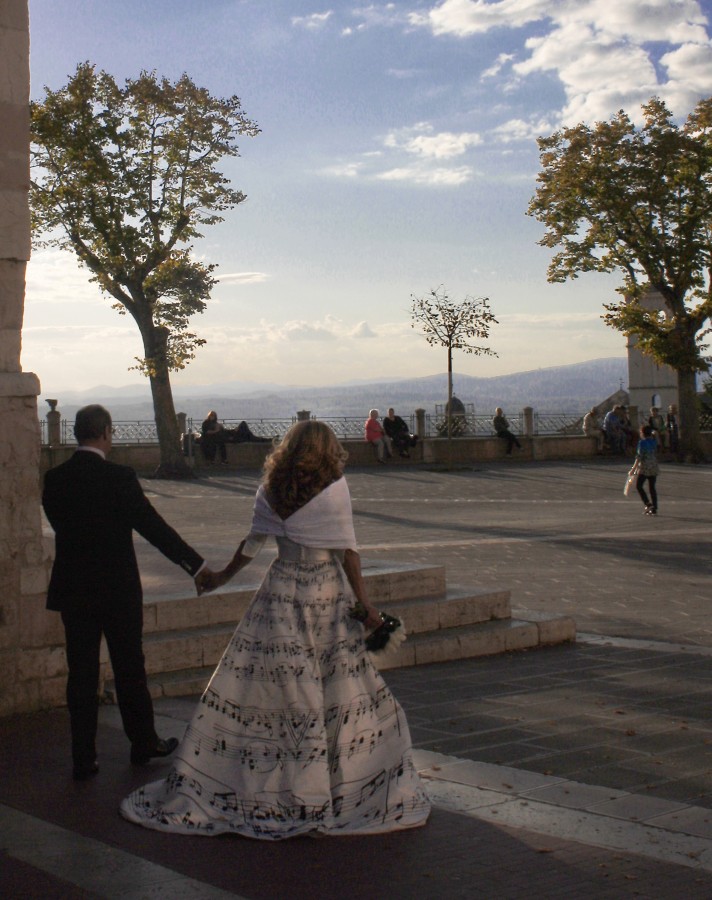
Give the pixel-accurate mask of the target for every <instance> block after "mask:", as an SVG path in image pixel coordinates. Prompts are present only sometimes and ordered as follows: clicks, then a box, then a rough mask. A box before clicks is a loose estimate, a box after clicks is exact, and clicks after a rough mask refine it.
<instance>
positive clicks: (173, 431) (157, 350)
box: [144, 327, 195, 479]
mask: <svg viewBox="0 0 712 900" xmlns="http://www.w3.org/2000/svg"><path fill="white" fill-rule="evenodd" d="M146 337H147V336H144V347H145V349H146V358H147V359H150V360H151V369H150V373H149V381H150V383H151V395H152V397H153V414H154V417H155V420H156V433H157V434H158V444H159V447H160V450H161V462H160V464H159V466H158V468H157V469H156V471H155V473H154V476H155V477H156V478H176V479H183V478H195V472H194V471H193V470H192V469H191V467H190V466H189V465H188V463H187V462H186V459H185V456H184V455H183V447H182V445H181V436H180V432H179V431H178V419H177V417H176V409H175V404H174V403H173V391H172V389H171V381H170V376H169V372H168V362H167V345H168V329H167V328H160V327H159V328H152V329H151V334H150V336H148V337H149V340H150V341H151V346H150V348H149V347H148V346H147V341H146ZM149 349H150V352H149Z"/></svg>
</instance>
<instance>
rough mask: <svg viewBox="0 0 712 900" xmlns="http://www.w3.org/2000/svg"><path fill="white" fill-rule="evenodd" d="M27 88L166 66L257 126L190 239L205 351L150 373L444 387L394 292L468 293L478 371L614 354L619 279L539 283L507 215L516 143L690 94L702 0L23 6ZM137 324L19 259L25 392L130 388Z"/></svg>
mask: <svg viewBox="0 0 712 900" xmlns="http://www.w3.org/2000/svg"><path fill="white" fill-rule="evenodd" d="M29 5H30V41H31V85H32V86H31V93H32V97H33V99H37V100H41V99H42V97H43V96H44V88H45V86H47V87H49V88H51V89H52V90H56V89H58V88H60V87H62V86H63V85H65V84H66V82H67V80H68V78H69V77H70V76H71V75H72V74H73V72H74V71H75V69H76V66H77V64H78V63H80V62H83V61H87V60H88V61H90V62H92V63H94V64H96V66H97V67H98V68H99V69H103V70H105V71H107V72H109V73H110V74H112V75H113V76H114V77H115V78H116V79H117V81H119V82H123V81H124V80H125V79H126V78H133V77H136V76H137V75H138V74H139V73H140V72H141V71H142V70H155V71H156V72H157V73H158V75H159V76H165V77H168V78H170V79H172V80H175V79H177V78H179V77H180V75H181V74H182V73H183V72H186V73H187V74H188V75H189V76H190V77H191V78H192V79H193V81H194V82H196V83H197V84H198V85H200V86H202V87H205V88H207V89H208V90H209V91H210V92H211V93H212V94H214V95H216V96H231V95H233V94H237V95H238V96H239V97H240V98H241V101H242V106H243V110H244V112H245V114H246V115H247V116H248V117H249V118H250V119H252V120H254V121H255V122H256V123H257V124H258V125H259V127H260V129H261V133H260V134H259V135H257V136H255V137H245V138H243V139H241V140H240V142H239V146H240V156H239V158H236V159H229V160H226V161H225V163H224V165H223V166H222V169H223V171H224V172H225V173H226V175H227V176H228V177H229V178H230V180H231V182H232V184H233V186H234V187H236V188H238V189H239V190H241V191H243V192H244V193H245V194H246V195H247V200H246V201H245V202H243V203H241V204H239V205H238V206H236V207H235V208H233V209H232V210H230V211H228V212H227V213H226V215H225V220H224V221H223V222H222V223H220V224H218V225H215V226H212V227H210V228H208V229H206V231H205V236H204V238H203V239H202V240H200V241H199V242H197V243H196V245H195V254H196V256H197V257H198V258H200V259H201V260H203V261H204V262H206V263H213V264H216V265H217V266H218V268H217V270H216V273H215V274H216V277H217V278H218V280H219V282H220V283H219V284H218V285H217V286H216V287H215V289H214V291H213V294H212V298H211V299H210V301H209V303H208V309H207V310H206V312H205V313H203V314H202V315H200V316H197V317H195V318H194V319H193V321H192V330H195V331H196V332H197V333H198V334H199V335H200V336H201V337H203V338H205V339H206V340H207V344H206V345H205V346H204V347H203V348H201V349H200V350H198V353H197V356H196V359H195V360H194V361H193V362H192V363H191V364H190V365H189V366H188V367H187V368H186V369H185V370H184V371H182V372H179V373H176V374H175V375H173V376H172V383H173V386H174V389H177V388H179V387H180V386H181V385H199V384H205V385H209V384H214V383H221V382H227V381H239V382H245V383H255V384H265V383H271V384H281V385H329V384H340V383H344V382H349V381H354V380H363V379H380V378H388V379H390V378H411V377H420V376H425V375H431V374H435V373H438V372H443V371H445V369H446V363H447V359H446V354H445V350H444V349H442V348H440V347H431V346H429V345H428V344H427V342H426V341H425V339H424V337H423V336H422V334H421V333H420V332H419V331H418V330H417V329H414V328H413V327H412V325H411V316H410V309H411V299H412V297H413V296H416V297H422V296H423V295H425V294H427V293H428V292H429V291H430V290H432V289H437V288H439V287H440V286H444V288H445V289H446V290H447V292H448V294H449V296H450V297H451V298H452V299H453V300H462V299H465V298H466V297H488V298H489V302H490V306H491V309H492V311H493V313H494V314H495V316H496V318H497V320H498V324H497V325H495V326H493V328H492V331H491V336H490V340H489V341H488V345H489V346H490V347H491V349H493V350H494V351H495V352H496V353H497V354H498V355H497V357H488V356H480V357H476V356H471V355H466V354H464V353H460V354H456V356H455V360H454V368H455V371H456V372H459V373H463V374H469V375H477V376H482V377H488V376H495V375H503V374H508V373H512V372H521V371H528V370H531V369H538V368H546V367H549V366H559V365H567V364H570V363H577V362H583V361H586V360H590V359H597V358H601V357H610V356H623V355H624V354H625V338H624V337H623V336H622V335H621V334H619V333H618V332H616V331H614V330H613V329H610V328H608V327H606V326H605V325H604V324H603V322H602V320H601V315H602V313H603V304H604V303H606V302H610V301H611V300H615V299H616V297H617V295H616V293H615V288H616V287H617V286H618V285H619V284H620V277H619V276H615V275H610V276H608V275H599V274H591V275H586V276H582V277H580V278H578V279H576V280H575V281H569V282H566V283H565V284H549V283H548V282H547V279H546V271H547V267H548V264H549V261H550V256H551V251H549V250H547V249H545V248H543V247H540V246H539V245H538V241H539V240H540V239H541V237H542V236H543V233H544V229H543V226H542V225H541V224H540V223H539V222H537V221H536V220H535V219H533V218H532V217H529V216H527V215H526V210H527V206H528V204H529V201H530V199H531V197H532V196H533V194H534V191H535V189H536V176H537V173H538V171H539V155H538V147H537V143H536V138H537V137H538V136H541V135H548V134H550V133H552V132H553V131H555V130H556V129H557V128H558V127H561V126H566V125H573V124H576V123H578V122H586V123H589V124H592V123H593V122H595V121H598V120H601V119H608V118H610V116H611V115H613V114H614V113H615V112H617V111H618V110H619V109H625V110H626V111H627V112H628V113H629V115H630V116H631V118H633V119H636V120H639V118H640V105H641V104H642V103H644V102H646V101H647V100H648V99H649V98H650V97H651V96H654V95H655V96H659V97H662V98H663V99H664V100H665V101H666V103H667V104H668V106H669V108H670V109H671V110H672V112H673V114H674V116H675V118H676V120H677V121H682V120H684V119H685V118H686V116H687V115H688V114H689V112H690V111H691V110H692V109H693V108H694V106H695V104H696V102H697V101H698V100H699V99H700V98H702V97H707V96H709V95H710V94H711V93H712V40H711V39H710V35H711V34H712V32H711V31H710V13H711V12H712V0H704V2H698V0H615V2H614V0H440V2H432V0H430V2H427V0H403V2H394V3H372V4H363V5H359V4H358V3H349V2H342V0H338V2H336V0H331V2H329V0H202V2H200V3H196V2H194V0H151V2H150V3H149V2H146V0H140V2H139V0H122V2H121V3H116V2H115V0H111V2H110V0H62V2H57V0H30V4H29ZM141 352H142V351H141V342H140V338H139V334H138V330H137V328H136V326H135V325H134V324H133V321H132V320H131V319H130V318H129V317H126V316H119V315H118V314H117V313H116V312H115V311H114V310H113V309H112V308H111V301H110V300H109V299H108V298H106V297H104V296H102V294H101V293H100V292H99V290H98V288H97V287H96V286H95V285H93V284H91V283H89V281H88V274H87V272H86V270H82V269H80V268H79V267H78V266H77V264H76V262H75V259H74V257H73V256H72V255H71V254H70V253H68V252H66V251H65V252H62V251H58V250H41V251H39V250H36V251H35V252H34V253H33V257H32V259H31V261H30V263H29V266H28V273H27V293H26V304H25V320H24V328H23V351H22V367H23V370H24V371H32V372H35V373H37V374H38V375H39V377H40V381H41V384H42V391H43V394H44V395H47V396H58V395H59V396H60V397H61V391H62V390H76V389H83V388H90V387H94V386H99V385H108V386H113V387H120V386H125V385H131V384H137V385H138V384H142V383H144V382H145V379H144V378H143V376H141V375H140V374H139V373H137V372H134V371H129V367H130V366H132V365H133V363H134V358H135V357H137V356H140V355H141Z"/></svg>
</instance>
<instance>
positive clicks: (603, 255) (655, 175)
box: [529, 98, 712, 459]
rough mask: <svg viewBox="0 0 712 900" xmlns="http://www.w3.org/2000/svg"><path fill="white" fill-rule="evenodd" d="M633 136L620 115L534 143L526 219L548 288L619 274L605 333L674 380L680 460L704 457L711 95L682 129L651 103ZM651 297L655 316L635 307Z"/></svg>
mask: <svg viewBox="0 0 712 900" xmlns="http://www.w3.org/2000/svg"><path fill="white" fill-rule="evenodd" d="M642 109H643V115H644V121H643V125H642V127H640V128H636V127H635V125H634V124H633V123H632V122H631V121H630V119H629V117H628V116H627V115H626V113H624V112H623V111H621V112H619V113H618V114H617V115H615V116H614V117H613V118H612V119H611V120H610V121H609V122H598V123H597V124H596V125H595V126H594V127H593V128H591V127H589V126H587V125H584V124H579V125H576V126H574V127H571V128H565V129H562V130H561V131H557V132H555V133H554V134H553V135H551V136H550V137H546V138H540V139H539V148H540V158H541V167H542V168H541V172H540V174H539V176H538V181H539V187H538V188H537V191H536V194H535V196H534V197H533V199H532V201H531V203H530V206H529V214H530V215H533V216H535V217H536V218H537V219H539V221H540V222H543V223H544V225H545V226H546V229H547V231H546V234H545V236H544V237H543V238H542V240H541V241H540V244H542V245H543V246H545V247H551V248H557V252H556V253H555V255H554V257H553V259H552V261H551V264H550V266H549V271H548V280H549V281H552V282H563V281H565V280H566V279H567V278H572V279H573V278H576V277H577V275H578V274H579V273H580V272H613V271H620V272H622V274H623V285H622V287H620V288H619V289H618V290H619V293H620V294H621V295H622V299H621V300H619V301H618V302H617V303H609V304H604V309H605V310H606V313H605V315H604V316H603V317H602V318H603V319H604V321H605V322H606V324H607V325H610V326H611V327H613V328H616V329H617V330H618V331H621V332H623V333H624V334H626V335H634V336H635V337H636V341H637V343H636V346H637V347H638V349H640V350H641V351H642V352H643V353H645V354H646V355H648V356H650V357H652V358H653V359H654V360H655V362H656V363H658V364H661V365H669V366H671V367H672V368H673V369H675V370H676V372H677V378H678V399H679V404H678V405H679V416H680V451H681V454H682V455H683V456H684V457H686V458H689V459H700V458H702V456H703V454H702V448H701V442H700V431H699V410H698V404H697V399H696V388H697V376H698V373H700V372H704V371H706V370H707V369H708V364H707V361H706V360H705V359H704V356H703V352H704V349H705V347H704V339H705V336H706V335H707V334H708V333H709V330H710V329H709V328H708V327H707V324H708V322H709V319H710V316H711V315H712V284H711V280H710V275H711V273H712V98H710V99H707V100H703V101H701V102H700V103H699V104H698V105H697V107H696V109H695V111H694V112H693V113H692V114H691V115H690V116H689V117H688V119H687V121H686V122H685V124H684V125H683V126H682V127H677V126H676V125H675V124H674V123H673V122H672V121H671V118H672V116H671V113H670V111H669V110H668V109H667V107H666V106H665V104H664V103H663V102H662V100H659V99H657V98H653V99H651V100H650V102H649V103H647V104H645V105H644V106H643V108H642ZM649 288H655V289H656V290H657V291H658V292H659V293H660V294H661V295H662V297H663V300H664V303H665V309H664V310H661V311H660V310H650V309H647V308H646V307H645V306H644V305H643V304H642V303H641V298H642V297H643V296H644V294H645V293H646V291H647V290H648V289H649Z"/></svg>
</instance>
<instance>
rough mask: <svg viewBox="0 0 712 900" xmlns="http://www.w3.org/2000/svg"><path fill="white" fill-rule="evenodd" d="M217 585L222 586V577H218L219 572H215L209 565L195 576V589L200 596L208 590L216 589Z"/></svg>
mask: <svg viewBox="0 0 712 900" xmlns="http://www.w3.org/2000/svg"><path fill="white" fill-rule="evenodd" d="M217 587H220V579H219V578H218V576H217V573H215V572H213V571H212V569H209V568H208V567H207V566H205V568H203V569H201V570H200V572H198V574H197V575H196V576H195V589H196V590H197V592H198V596H200V595H201V594H206V593H208V591H214V590H215V588H217Z"/></svg>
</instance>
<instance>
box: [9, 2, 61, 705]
mask: <svg viewBox="0 0 712 900" xmlns="http://www.w3.org/2000/svg"><path fill="white" fill-rule="evenodd" d="M29 63H30V54H29V17H28V4H27V0H0V122H1V123H2V127H1V128H0V421H1V422H2V429H1V430H0V496H1V497H2V503H0V715H4V714H8V713H12V712H19V711H25V710H30V709H37V708H40V707H42V706H51V705H56V703H57V702H58V697H59V696H60V695H61V691H62V690H63V688H62V686H61V684H62V682H61V679H60V678H58V677H57V674H58V672H60V671H62V669H63V668H64V651H63V650H62V648H61V641H60V642H58V641H57V640H56V626H57V623H55V622H54V621H53V619H52V618H51V617H49V616H48V615H47V613H46V612H45V611H44V603H45V591H46V585H47V570H48V569H47V564H48V557H49V554H48V548H47V546H46V545H44V544H43V541H42V525H41V518H40V493H39V466H40V429H39V424H38V421H37V395H38V394H39V390H40V386H39V381H38V379H37V377H36V376H35V375H32V374H30V373H23V372H22V367H21V364H20V349H21V341H22V319H23V312H24V300H25V270H26V266H27V261H28V260H29V258H30V217H29V208H28V198H27V194H28V188H29V180H30V168H29V95H30V70H29Z"/></svg>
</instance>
